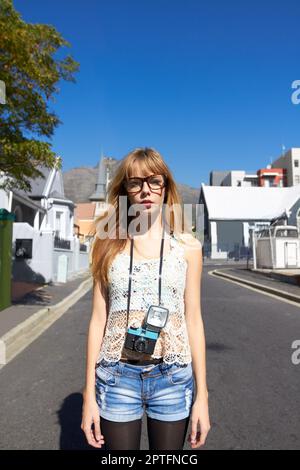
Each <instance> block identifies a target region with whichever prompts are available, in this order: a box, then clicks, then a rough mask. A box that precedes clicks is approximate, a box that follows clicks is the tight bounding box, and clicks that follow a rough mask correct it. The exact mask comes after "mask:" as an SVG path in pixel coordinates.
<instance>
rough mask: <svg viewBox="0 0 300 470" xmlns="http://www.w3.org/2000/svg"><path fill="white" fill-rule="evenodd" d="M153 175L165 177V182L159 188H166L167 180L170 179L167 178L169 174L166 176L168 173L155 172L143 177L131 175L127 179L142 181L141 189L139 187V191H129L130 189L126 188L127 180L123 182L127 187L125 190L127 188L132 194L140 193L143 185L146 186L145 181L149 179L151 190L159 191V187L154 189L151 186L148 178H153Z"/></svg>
mask: <svg viewBox="0 0 300 470" xmlns="http://www.w3.org/2000/svg"><path fill="white" fill-rule="evenodd" d="M153 176H162V177H163V180H164V182H163V185H162V186H160V188H159V189H162V188H165V187H166V186H167V181H168V179H167V176H166V175H164V174H153V175H149V176H146V177H145V178H141V177H139V176H131V177H129V178H128V179H127V181H128V180H131V179H135V180H139V181H141V184H140V186H141V187H140V189H139V190H138V191H128V189H127V188H126V180H125V181H124V182H123V184H124V188H125V190H126V191H127V192H128V193H130V194H137V193H139V192H141V191H142V189H143V186H144V181H147V184H148V186H149V188H150V190H151V191H158V190H159V189H152V188H151V186H150V184H149V182H148V179H149V178H153Z"/></svg>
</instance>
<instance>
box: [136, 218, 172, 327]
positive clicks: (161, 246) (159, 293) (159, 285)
mask: <svg viewBox="0 0 300 470" xmlns="http://www.w3.org/2000/svg"><path fill="white" fill-rule="evenodd" d="M162 231H163V233H162V238H161V244H160V263H159V277H158V305H160V301H161V272H162V264H163V253H164V241H165V237H164V231H165V221H164V219H163V230H162ZM132 264H133V238H132V239H131V243H130V268H129V282H128V302H127V324H128V318H129V306H130V297H131V280H132Z"/></svg>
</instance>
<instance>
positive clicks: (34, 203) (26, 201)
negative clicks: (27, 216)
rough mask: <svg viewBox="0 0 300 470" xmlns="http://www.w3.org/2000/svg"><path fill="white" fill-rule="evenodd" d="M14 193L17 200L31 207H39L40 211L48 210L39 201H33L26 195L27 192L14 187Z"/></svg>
mask: <svg viewBox="0 0 300 470" xmlns="http://www.w3.org/2000/svg"><path fill="white" fill-rule="evenodd" d="M13 193H14V197H15V199H16V200H17V201H20V202H22V203H23V204H25V205H26V206H28V207H31V208H33V209H38V210H39V211H40V212H46V209H45V208H44V207H42V206H41V204H40V203H39V202H38V201H33V200H32V199H30V198H29V197H28V196H26V193H25V194H24V192H23V191H22V192H21V191H20V190H18V189H14V191H13Z"/></svg>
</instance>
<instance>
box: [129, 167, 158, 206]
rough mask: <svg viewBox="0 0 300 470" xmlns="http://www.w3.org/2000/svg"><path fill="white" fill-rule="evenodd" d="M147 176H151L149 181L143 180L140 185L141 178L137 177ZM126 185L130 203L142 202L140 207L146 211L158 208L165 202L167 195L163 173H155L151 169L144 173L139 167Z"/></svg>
mask: <svg viewBox="0 0 300 470" xmlns="http://www.w3.org/2000/svg"><path fill="white" fill-rule="evenodd" d="M147 176H150V178H149V179H148V181H146V180H144V181H141V186H139V180H138V179H137V178H146V177H147ZM125 187H126V190H127V196H128V199H129V202H130V205H132V204H141V206H140V207H138V209H139V210H141V211H143V212H145V213H147V212H151V211H154V210H157V209H159V208H160V207H161V206H162V204H163V201H164V197H165V186H164V177H163V175H159V174H155V173H153V172H151V171H147V172H144V173H142V172H141V171H140V170H139V169H137V170H135V171H134V172H133V174H132V176H131V177H130V178H129V179H128V180H127V181H126V186H125ZM139 189H140V191H139ZM147 201H148V203H147Z"/></svg>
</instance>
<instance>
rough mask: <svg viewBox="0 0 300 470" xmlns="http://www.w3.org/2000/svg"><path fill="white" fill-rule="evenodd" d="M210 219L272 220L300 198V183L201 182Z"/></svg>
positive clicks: (202, 194)
mask: <svg viewBox="0 0 300 470" xmlns="http://www.w3.org/2000/svg"><path fill="white" fill-rule="evenodd" d="M201 197H204V200H205V204H206V207H207V211H208V217H209V219H214V220H217V219H219V220H238V219H239V220H249V219H252V220H271V219H273V218H275V217H279V216H280V215H281V214H283V213H284V211H285V209H290V208H291V207H292V206H293V205H294V204H295V202H297V200H298V199H300V185H296V186H291V187H288V188H277V187H260V186H206V185H205V184H202V185H201V191H200V198H201Z"/></svg>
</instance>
